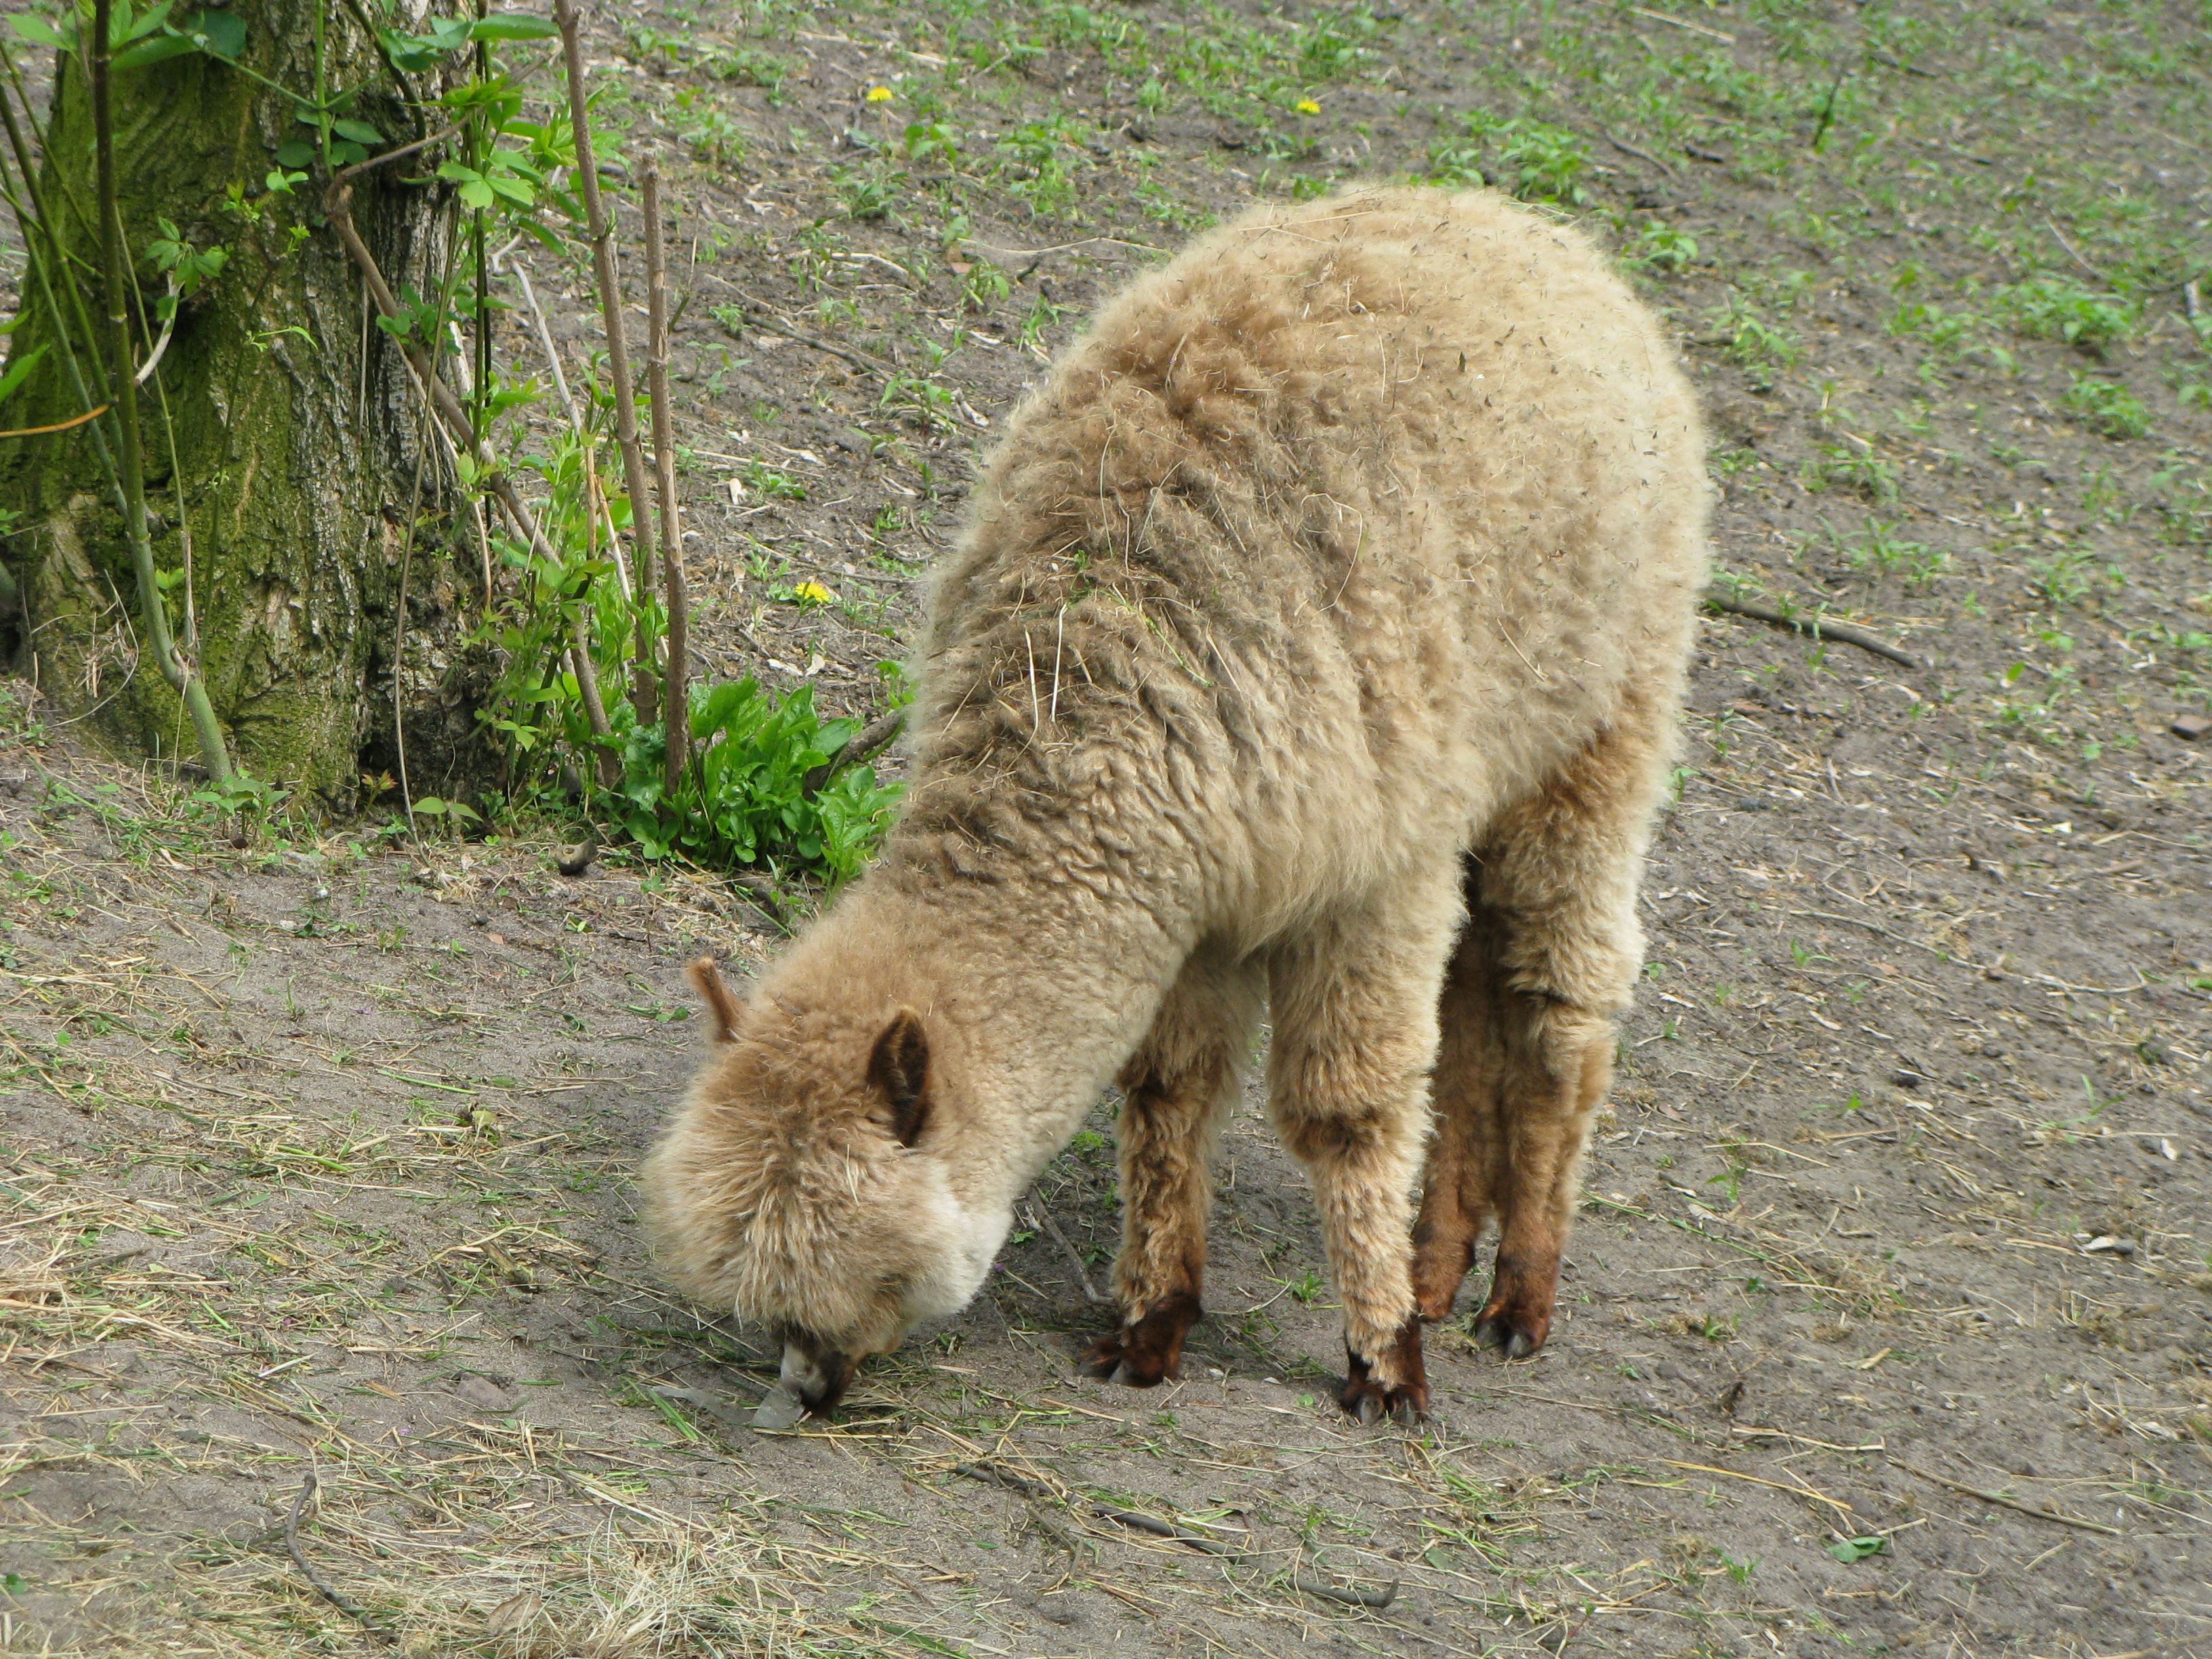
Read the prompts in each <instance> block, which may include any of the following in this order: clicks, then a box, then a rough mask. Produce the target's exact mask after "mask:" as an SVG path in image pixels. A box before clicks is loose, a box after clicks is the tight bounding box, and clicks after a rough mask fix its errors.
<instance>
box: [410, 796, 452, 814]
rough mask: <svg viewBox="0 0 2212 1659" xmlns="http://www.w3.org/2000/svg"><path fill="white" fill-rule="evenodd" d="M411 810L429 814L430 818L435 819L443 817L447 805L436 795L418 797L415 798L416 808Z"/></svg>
mask: <svg viewBox="0 0 2212 1659" xmlns="http://www.w3.org/2000/svg"><path fill="white" fill-rule="evenodd" d="M410 810H411V811H416V812H427V813H428V814H429V816H430V817H434V818H435V817H439V816H441V814H442V813H443V812H444V811H445V810H446V803H445V802H443V801H442V800H440V799H438V798H437V797H436V796H435V795H417V796H416V797H415V805H414V806H413V807H412V808H411V809H410Z"/></svg>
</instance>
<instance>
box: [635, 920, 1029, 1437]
mask: <svg viewBox="0 0 2212 1659" xmlns="http://www.w3.org/2000/svg"><path fill="white" fill-rule="evenodd" d="M691 974H692V980H693V982H694V983H695V984H696V985H698V987H699V988H700V990H701V991H702V993H703V994H705V995H706V997H707V1000H708V1002H709V1003H710V1004H711V1005H712V1006H713V1008H714V1014H715V1017H716V1019H717V1022H718V1024H719V1028H720V1029H719V1030H718V1033H717V1042H716V1044H715V1052H714V1054H713V1056H712V1057H711V1058H710V1060H708V1064H707V1066H705V1067H704V1068H703V1069H702V1072H701V1073H700V1075H699V1077H698V1079H697V1080H696V1082H695V1083H694V1084H693V1085H692V1089H691V1093H690V1097H689V1098H688V1099H687V1100H686V1101H685V1102H684V1106H683V1108H682V1109H681V1110H680V1111H679V1112H678V1115H677V1116H676V1118H675V1121H673V1122H672V1123H671V1124H670V1126H669V1127H668V1130H667V1132H666V1133H665V1134H664V1135H663V1136H662V1138H661V1140H660V1144H659V1146H656V1147H655V1148H654V1149H653V1155H652V1157H651V1158H649V1159H647V1163H646V1165H645V1170H644V1174H643V1185H644V1189H645V1203H646V1225H647V1234H648V1237H650V1239H651V1241H652V1244H653V1253H654V1255H655V1256H656V1258H657V1259H658V1261H659V1265H660V1268H661V1271H662V1273H664V1274H665V1275H666V1277H667V1278H668V1279H669V1280H670V1282H671V1283H672V1284H674V1285H676V1286H677V1288H678V1289H679V1290H681V1291H684V1293H685V1294H686V1295H688V1296H690V1297H694V1298H696V1300H698V1301H699V1302H702V1303H703V1304H707V1305H708V1306H710V1307H714V1308H717V1309H720V1310H726V1311H728V1312H731V1313H733V1314H734V1315H735V1316H737V1317H738V1318H739V1319H740V1320H744V1321H746V1322H750V1323H754V1324H757V1325H760V1326H763V1327H764V1328H767V1329H768V1330H769V1332H771V1333H772V1334H775V1336H777V1337H778V1338H780V1339H781V1340H782V1342H783V1345H784V1353H783V1382H784V1384H785V1386H786V1387H787V1389H789V1390H790V1391H791V1392H792V1394H793V1395H795V1396H797V1398H799V1400H800V1401H803V1402H804V1403H805V1405H806V1406H807V1407H809V1408H810V1409H811V1410H813V1411H815V1412H817V1413H827V1412H828V1411H829V1409H830V1408H831V1407H833V1406H835V1405H836V1402H837V1400H838V1397H839V1396H840V1395H842V1394H843V1393H844V1390H845V1386H846V1384H847V1383H848V1382H849V1381H850V1380H851V1377H852V1374H853V1368H854V1365H855V1364H857V1363H858V1362H859V1361H860V1359H862V1358H865V1357H866V1356H867V1355H869V1354H872V1353H880V1352H887V1351H888V1350H890V1349H891V1348H895V1347H896V1346H898V1344H899V1342H900V1340H902V1338H903V1337H904V1336H905V1335H906V1334H907V1332H908V1329H909V1328H912V1327H913V1325H914V1324H915V1322H917V1321H919V1320H922V1319H927V1318H932V1317H936V1316H943V1315H945V1314H950V1313H953V1312H956V1311H957V1310H959V1309H960V1308H962V1307H963V1306H965V1305H966V1304H967V1303H968V1301H969V1298H970V1297H973V1296H974V1295H975V1291H976V1290H977V1289H978V1287H980V1286H981V1284H982V1282H983V1276H984V1274H985V1273H987V1272H988V1271H989V1268H990V1265H991V1258H992V1257H993V1256H994V1255H996V1254H997V1253H998V1248H999V1245H1000V1243H1001V1242H1002V1241H1003V1240H1004V1239H1005V1237H1006V1227H1007V1225H1008V1222H1009V1219H1010V1218H1009V1217H1008V1216H1006V1215H1005V1214H1003V1213H1001V1214H997V1215H978V1214H973V1213H970V1212H969V1210H968V1209H967V1208H966V1207H965V1206H963V1204H962V1203H961V1202H960V1201H959V1200H958V1199H957V1197H956V1196H955V1190H956V1188H955V1184H954V1183H953V1182H951V1181H949V1180H948V1179H947V1178H946V1170H945V1164H944V1162H943V1161H942V1155H943V1146H944V1140H945V1137H944V1135H943V1134H942V1133H941V1130H942V1128H943V1127H944V1126H943V1124H942V1123H941V1122H940V1121H939V1120H940V1119H941V1117H942V1116H943V1115H944V1112H943V1102H942V1100H941V1099H940V1094H941V1091H940V1090H939V1087H938V1086H937V1085H938V1079H936V1077H935V1076H934V1075H933V1066H932V1065H931V1058H930V1045H929V1037H928V1033H927V1030H926V1029H925V1028H924V1025H923V1022H922V1020H921V1017H920V1016H919V1015H917V1014H916V1013H915V1012H914V1011H913V1010H911V1009H908V1008H902V1007H896V1006H891V1007H887V1008H877V1009H872V1010H870V1011H868V1012H859V1011H857V1010H856V1009H855V1008H854V1007H853V1006H842V1007H809V1006H803V1005H799V1004H795V1003H787V1002H785V1001H783V1000H781V999H779V998H776V997H774V996H765V997H761V998H758V999H756V1000H754V1001H753V1002H752V1003H750V1004H740V1003H739V1002H738V1000H736V999H735V998H734V997H732V995H731V994H730V993H729V992H728V991H727V989H726V988H725V987H724V986H723V985H722V982H721V981H720V978H719V977H718V976H716V975H714V968H713V964H712V963H694V964H693V967H692V969H691ZM863 1001H864V1002H865V999H863ZM933 1132H937V1133H933Z"/></svg>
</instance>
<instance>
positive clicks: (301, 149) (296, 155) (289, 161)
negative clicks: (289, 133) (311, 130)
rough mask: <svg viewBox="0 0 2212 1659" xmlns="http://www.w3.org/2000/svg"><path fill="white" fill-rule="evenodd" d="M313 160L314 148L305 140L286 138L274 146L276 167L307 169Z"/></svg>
mask: <svg viewBox="0 0 2212 1659" xmlns="http://www.w3.org/2000/svg"><path fill="white" fill-rule="evenodd" d="M314 159H315V147H314V146H313V144H311V143H308V142H307V140H306V139H305V138H287V139H286V140H285V141H284V142H283V143H281V144H279V145H277V146H276V165H277V166H278V167H309V166H312V165H313V162H314Z"/></svg>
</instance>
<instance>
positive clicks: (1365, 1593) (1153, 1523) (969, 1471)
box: [952, 1460, 1398, 1612]
mask: <svg viewBox="0 0 2212 1659" xmlns="http://www.w3.org/2000/svg"><path fill="white" fill-rule="evenodd" d="M952 1473H953V1474H964V1475H966V1476H967V1477H968V1478H969V1480H995V1481H996V1482H998V1483H999V1485H1000V1486H1005V1487H1007V1488H1009V1489H1010V1490H1012V1491H1014V1492H1019V1493H1020V1494H1021V1495H1022V1496H1023V1497H1024V1498H1029V1499H1030V1501H1031V1502H1033V1503H1037V1502H1042V1501H1044V1500H1045V1499H1048V1498H1059V1494H1058V1493H1056V1492H1054V1491H1053V1489H1052V1488H1051V1487H1049V1486H1046V1485H1045V1484H1044V1483H1043V1482H1042V1481H1038V1480H1030V1479H1029V1478H1028V1477H1027V1476H1025V1475H1019V1474H1015V1473H1014V1472H1013V1471H1012V1470H1011V1469H1004V1468H1000V1467H999V1466H998V1465H997V1464H995V1463H991V1462H983V1461H980V1460H979V1461H977V1462H972V1463H955V1464H954V1465H953V1466H952ZM1061 1501H1063V1502H1064V1501H1065V1500H1064V1499H1063V1500H1061ZM1085 1507H1086V1508H1087V1509H1088V1510H1090V1511H1091V1514H1093V1515H1095V1516H1098V1517H1099V1518H1100V1519H1102V1520H1106V1521H1112V1522H1116V1523H1117V1524H1119V1525H1121V1526H1124V1527H1127V1528H1130V1529H1131V1530H1132V1531H1135V1532H1142V1533H1149V1534H1151V1535H1152V1536H1153V1537H1155V1538H1161V1539H1165V1540H1166V1541H1168V1542H1169V1543H1170V1544H1181V1545H1183V1546H1184V1547H1187V1548H1189V1549H1194V1550H1199V1551H1202V1552H1203V1553H1206V1554H1207V1555H1212V1556H1218V1557H1219V1558H1220V1559H1222V1560H1224V1561H1226V1562H1229V1563H1231V1564H1233V1565H1237V1566H1240V1567H1242V1566H1252V1565H1259V1564H1257V1563H1255V1561H1254V1559H1253V1558H1252V1557H1251V1556H1250V1555H1249V1554H1247V1553H1245V1552H1244V1551H1243V1550H1240V1549H1237V1548H1236V1547H1234V1546H1232V1545H1229V1544H1225V1543H1223V1542H1221V1541H1219V1540H1218V1539H1214V1538H1203V1537H1200V1535H1199V1534H1196V1533H1194V1532H1188V1531H1186V1530H1184V1529H1183V1528H1181V1527H1178V1526H1176V1524H1175V1523H1174V1522H1171V1521H1163V1520H1162V1519H1161V1518H1160V1517H1159V1516H1157V1515H1146V1514H1145V1513H1143V1512H1142V1511H1141V1510H1122V1509H1115V1507H1113V1506H1112V1505H1111V1504H1086V1505H1085ZM1071 1553H1072V1552H1071ZM1291 1588H1292V1589H1297V1590H1302V1591H1304V1593H1305V1594H1306V1595H1317V1596H1319V1597H1321V1599H1322V1600H1323V1601H1340V1602H1342V1603H1343V1604H1344V1605H1345V1606H1346V1607H1371V1608H1373V1609H1375V1610H1376V1611H1377V1612H1380V1611H1381V1610H1382V1609H1383V1608H1384V1607H1389V1605H1390V1604H1391V1603H1392V1602H1393V1601H1396V1600H1397V1599H1398V1586H1397V1584H1396V1583H1395V1582H1393V1583H1390V1584H1389V1585H1387V1586H1385V1587H1384V1588H1383V1589H1374V1590H1363V1589H1351V1588H1349V1587H1348V1586H1344V1585H1338V1584H1331V1583H1326V1582H1325V1581H1323V1580H1322V1579H1319V1578H1316V1577H1314V1576H1313V1575H1312V1574H1311V1573H1310V1572H1305V1571H1292V1572H1291Z"/></svg>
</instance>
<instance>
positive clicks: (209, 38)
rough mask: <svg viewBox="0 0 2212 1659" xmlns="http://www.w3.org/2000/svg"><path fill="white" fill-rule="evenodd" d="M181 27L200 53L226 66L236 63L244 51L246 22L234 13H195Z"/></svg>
mask: <svg viewBox="0 0 2212 1659" xmlns="http://www.w3.org/2000/svg"><path fill="white" fill-rule="evenodd" d="M182 27H183V29H184V32H185V33H186V34H189V35H190V36H191V38H192V42H193V44H194V45H196V46H198V47H199V49H200V50H201V51H202V52H205V53H206V54H207V55H208V56H209V57H210V58H221V59H222V61H223V62H224V63H226V64H228V63H234V62H236V61H237V58H238V54H239V53H240V52H244V51H245V50H246V20H245V19H244V18H242V17H240V16H239V15H237V14H235V13H234V12H228V11H203V12H195V13H194V14H193V15H191V16H190V17H188V18H186V19H185V21H184V23H183V25H182Z"/></svg>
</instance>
